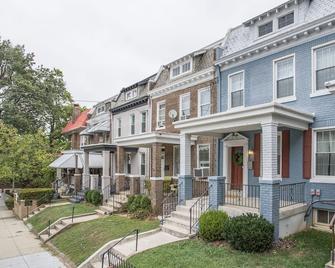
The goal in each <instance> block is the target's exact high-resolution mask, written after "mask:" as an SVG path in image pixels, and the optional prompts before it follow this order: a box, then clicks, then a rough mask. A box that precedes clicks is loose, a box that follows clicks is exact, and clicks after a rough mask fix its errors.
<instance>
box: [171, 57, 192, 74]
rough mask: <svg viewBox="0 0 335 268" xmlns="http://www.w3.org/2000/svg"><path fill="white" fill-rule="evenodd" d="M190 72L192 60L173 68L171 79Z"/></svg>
mask: <svg viewBox="0 0 335 268" xmlns="http://www.w3.org/2000/svg"><path fill="white" fill-rule="evenodd" d="M191 70H192V59H190V60H188V61H186V62H183V63H181V64H178V65H175V66H173V67H172V68H171V78H175V77H178V76H180V75H182V74H186V73H188V72H191Z"/></svg>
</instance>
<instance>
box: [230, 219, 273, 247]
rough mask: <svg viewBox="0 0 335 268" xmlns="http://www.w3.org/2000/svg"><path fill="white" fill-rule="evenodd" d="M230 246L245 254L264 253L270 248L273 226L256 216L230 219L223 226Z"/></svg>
mask: <svg viewBox="0 0 335 268" xmlns="http://www.w3.org/2000/svg"><path fill="white" fill-rule="evenodd" d="M225 233H226V239H227V240H228V241H229V242H230V244H231V246H232V247H233V248H235V249H237V250H241V251H245V252H264V251H266V250H268V249H270V248H271V247H272V243H273V233H274V226H273V225H272V224H271V223H269V222H268V221H267V220H266V219H265V218H263V217H262V216H258V215H257V214H251V213H248V214H243V215H241V216H238V217H234V218H231V219H230V220H229V221H228V222H227V225H226V226H225Z"/></svg>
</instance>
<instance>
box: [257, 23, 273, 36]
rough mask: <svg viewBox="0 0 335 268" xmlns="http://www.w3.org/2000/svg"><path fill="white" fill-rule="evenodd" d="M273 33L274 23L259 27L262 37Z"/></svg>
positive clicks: (259, 33)
mask: <svg viewBox="0 0 335 268" xmlns="http://www.w3.org/2000/svg"><path fill="white" fill-rule="evenodd" d="M272 31H273V22H272V21H270V22H268V23H265V24H263V25H260V26H259V27H258V36H259V37H261V36H263V35H266V34H269V33H271V32H272Z"/></svg>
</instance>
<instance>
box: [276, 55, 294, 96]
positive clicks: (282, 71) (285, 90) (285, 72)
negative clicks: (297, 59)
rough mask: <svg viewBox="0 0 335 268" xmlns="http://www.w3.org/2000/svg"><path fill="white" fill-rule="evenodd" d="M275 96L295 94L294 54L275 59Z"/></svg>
mask: <svg viewBox="0 0 335 268" xmlns="http://www.w3.org/2000/svg"><path fill="white" fill-rule="evenodd" d="M274 67H275V92H274V93H275V98H276V99H280V98H287V97H292V96H294V91H295V90H294V56H290V57H287V58H284V59H280V60H277V61H275V63H274Z"/></svg>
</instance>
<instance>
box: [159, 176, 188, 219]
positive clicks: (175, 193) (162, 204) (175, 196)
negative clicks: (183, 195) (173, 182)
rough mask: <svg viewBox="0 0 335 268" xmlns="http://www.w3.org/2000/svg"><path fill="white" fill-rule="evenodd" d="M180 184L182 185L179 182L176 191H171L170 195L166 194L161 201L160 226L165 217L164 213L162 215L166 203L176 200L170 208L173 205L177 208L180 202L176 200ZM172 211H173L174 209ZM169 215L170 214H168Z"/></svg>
mask: <svg viewBox="0 0 335 268" xmlns="http://www.w3.org/2000/svg"><path fill="white" fill-rule="evenodd" d="M182 184H183V182H182V181H181V182H179V183H178V186H177V190H176V191H171V192H170V193H168V194H167V196H166V197H165V198H164V199H163V201H162V203H161V207H162V218H161V224H162V225H163V224H164V219H165V218H166V217H167V215H165V213H164V205H165V204H166V203H167V201H169V200H171V199H172V198H176V199H177V201H176V202H175V203H174V204H172V206H174V205H176V206H177V205H178V204H179V203H180V202H181V200H178V195H179V191H180V187H181V185H182ZM173 209H175V207H174V208H173ZM171 212H172V211H171ZM169 214H171V213H169Z"/></svg>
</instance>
